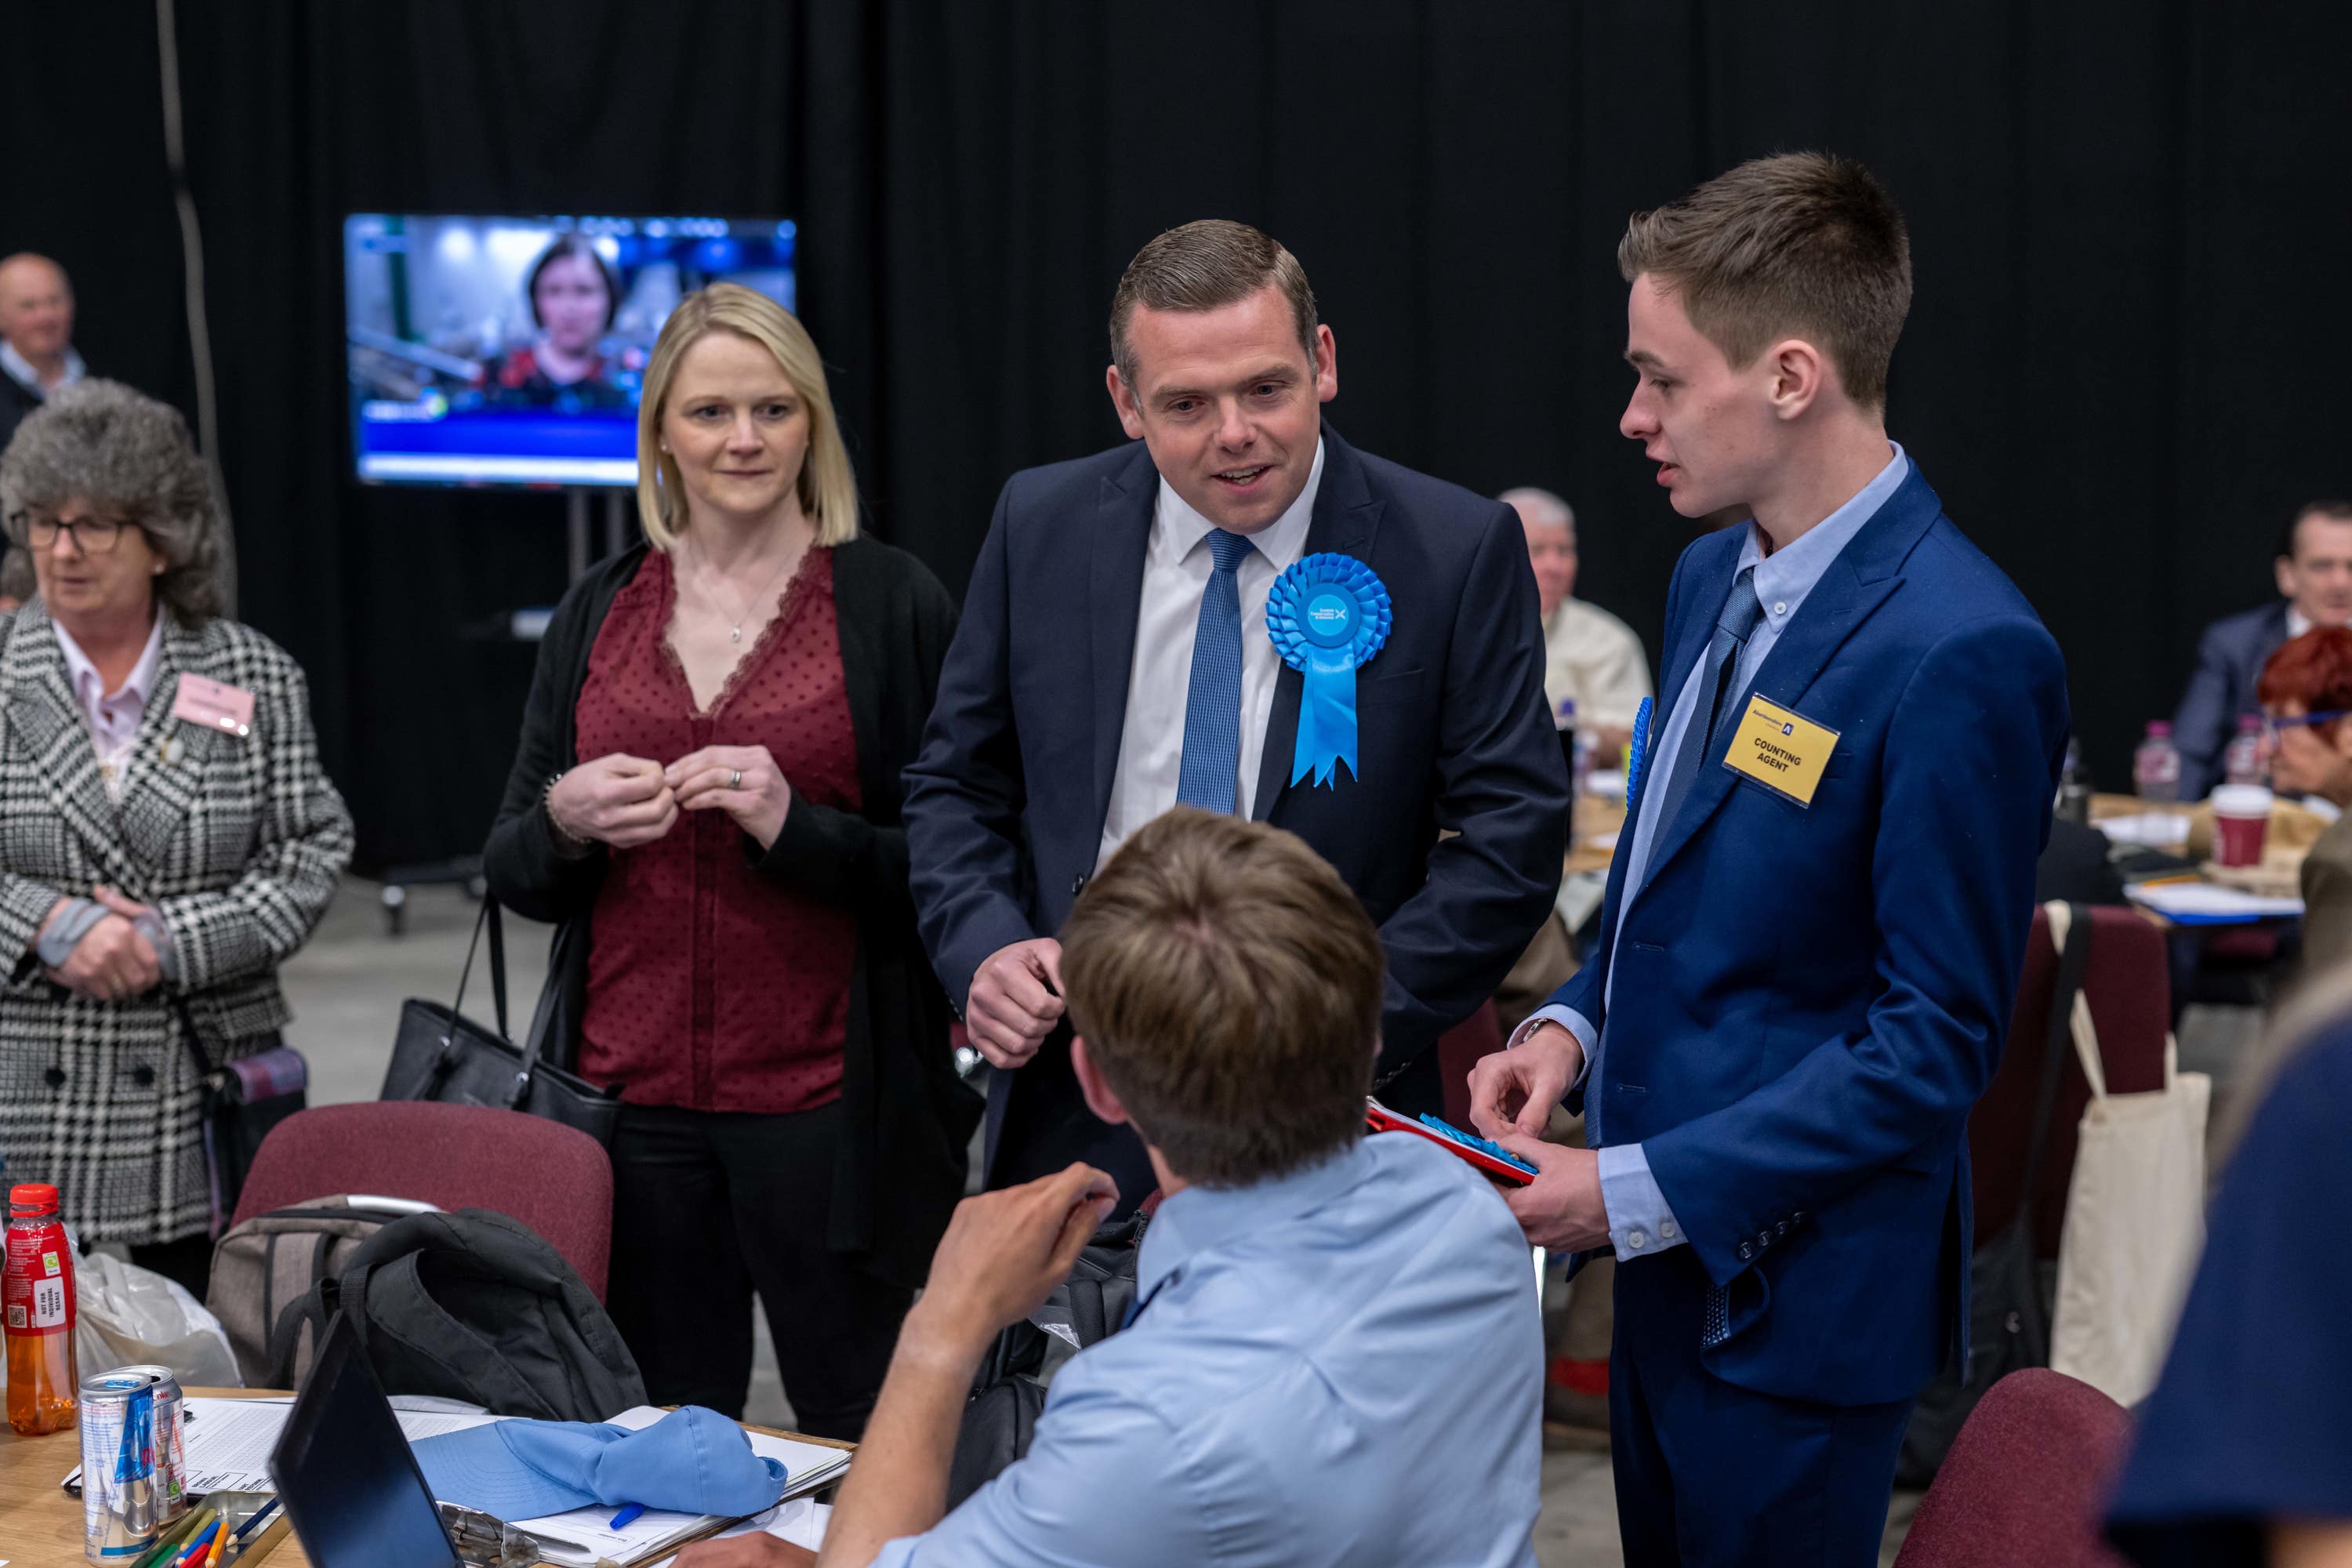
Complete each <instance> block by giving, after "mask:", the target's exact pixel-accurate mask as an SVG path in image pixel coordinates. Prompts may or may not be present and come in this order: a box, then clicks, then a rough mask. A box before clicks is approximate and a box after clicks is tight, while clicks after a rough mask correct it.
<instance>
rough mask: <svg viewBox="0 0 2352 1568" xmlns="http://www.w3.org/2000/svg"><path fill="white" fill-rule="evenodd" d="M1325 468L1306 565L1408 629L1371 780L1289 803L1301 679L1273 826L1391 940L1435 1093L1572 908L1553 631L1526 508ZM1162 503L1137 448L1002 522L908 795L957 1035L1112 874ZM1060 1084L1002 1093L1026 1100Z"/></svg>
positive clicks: (1390, 1060)
mask: <svg viewBox="0 0 2352 1568" xmlns="http://www.w3.org/2000/svg"><path fill="white" fill-rule="evenodd" d="M1323 443H1324V463H1323V479H1322V483H1321V486H1320V488H1319V489H1318V490H1317V492H1316V497H1315V505H1314V510H1313V514H1312V517H1311V519H1310V521H1309V523H1308V526H1307V543H1306V552H1307V553H1308V554H1312V553H1315V552H1319V551H1334V552H1339V553H1342V554H1347V555H1352V556H1354V557H1356V558H1357V559H1358V560H1360V561H1362V562H1363V563H1366V564H1367V565H1369V566H1370V567H1371V569H1372V571H1373V572H1374V573H1375V574H1377V575H1378V576H1379V578H1380V580H1381V583H1383V584H1386V586H1387V588H1388V591H1389V595H1390V596H1391V599H1392V600H1393V601H1394V604H1395V621H1394V625H1393V626H1392V629H1391V632H1390V634H1389V639H1388V642H1387V645H1386V646H1385V647H1382V648H1381V651H1380V653H1379V654H1378V655H1377V656H1376V657H1375V658H1373V659H1372V660H1371V661H1370V663H1368V664H1366V665H1365V666H1364V667H1363V668H1362V669H1360V671H1359V672H1358V674H1357V678H1356V704H1357V710H1358V713H1359V717H1360V752H1359V755H1360V757H1361V759H1362V763H1363V769H1362V773H1361V776H1360V777H1350V776H1349V774H1348V773H1347V771H1346V770H1345V769H1341V770H1339V772H1338V773H1336V774H1335V775H1334V780H1333V783H1331V784H1322V785H1318V784H1314V783H1313V781H1312V779H1311V777H1310V778H1309V779H1307V780H1302V781H1301V782H1300V783H1298V784H1291V783H1290V782H1289V780H1290V772H1291V753H1292V750H1293V747H1294V745H1295V742H1296V740H1297V729H1298V706H1299V689H1300V676H1299V673H1298V672H1297V670H1295V669H1291V668H1284V669H1283V670H1282V672H1281V676H1280V679H1279V680H1278V681H1277V682H1276V688H1275V696H1274V703H1273V707H1272V710H1271V711H1270V713H1269V715H1268V718H1267V722H1266V736H1265V756H1264V760H1263V763H1261V766H1260V771H1259V774H1258V784H1257V792H1256V799H1255V812H1254V815H1255V816H1256V817H1257V818H1258V819H1259V820H1261V821H1265V822H1270V823H1272V824H1273V825H1274V826H1277V827H1282V828H1286V829H1288V830H1289V831H1291V832H1293V833H1296V834H1297V835H1298V836H1299V837H1301V838H1304V839H1305V840H1306V841H1307V843H1308V844H1309V845H1310V846H1312V847H1314V849H1315V850H1316V852H1317V853H1318V854H1320V855H1321V856H1322V857H1323V858H1325V859H1326V860H1328V861H1329V862H1330V863H1331V864H1332V865H1333V866H1334V867H1336V868H1338V869H1339V874H1340V875H1341V877H1343V878H1344V879H1346V881H1347V883H1348V885H1349V888H1351V889H1354V891H1355V894H1356V896H1357V898H1358V899H1359V900H1361V902H1362V903H1363V906H1364V909H1365V910H1366V912H1367V913H1369V914H1370V917H1371V919H1372V921H1373V922H1374V923H1375V924H1376V925H1378V926H1379V927H1380V929H1381V944H1382V946H1383V948H1384V949H1385V950H1386V952H1387V956H1388V982H1387V995H1386V998H1385V1005H1384V1009H1383V1014H1382V1038H1383V1048H1382V1053H1381V1069H1380V1070H1381V1073H1382V1074H1383V1075H1385V1074H1388V1073H1390V1072H1391V1071H1393V1070H1395V1069H1398V1068H1401V1067H1402V1066H1403V1065H1404V1064H1407V1063H1409V1062H1411V1063H1412V1064H1413V1066H1414V1068H1415V1072H1414V1075H1413V1076H1414V1077H1415V1078H1420V1077H1423V1076H1428V1087H1429V1089H1432V1090H1433V1089H1434V1085H1435V1079H1434V1077H1433V1075H1432V1069H1431V1068H1430V1067H1428V1066H1425V1065H1424V1064H1423V1063H1420V1062H1417V1061H1415V1060H1414V1058H1420V1057H1422V1056H1423V1053H1424V1052H1427V1050H1428V1047H1430V1046H1431V1045H1432V1044H1433V1042H1434V1041H1435V1040H1436V1038H1437V1037H1438V1036H1439V1035H1440V1034H1442V1033H1444V1031H1445V1030H1446V1029H1448V1028H1450V1027H1452V1026H1454V1025H1455V1024H1457V1023H1459V1022H1460V1021H1461V1020H1462V1019H1464V1018H1465V1017H1467V1016H1469V1015H1470V1014H1471V1013H1472V1012H1473V1011H1475V1009H1476V1008H1477V1006H1478V1005H1479V1004H1480V1003H1482V1002H1484V1001H1485V1000H1486V998H1487V997H1488V995H1490V994H1492V993H1493V991H1494V989H1495V987H1496V984H1499V983H1500V982H1501V980H1502V978H1503V976H1504V974H1505V973H1507V971H1508V970H1509V969H1510V966H1511V964H1512V963H1514V962H1515V961H1516V960H1517V958H1518V956H1519V955H1520V953H1521V952H1523V951H1525V949H1526V947H1527V944H1528V942H1529V941H1530V940H1531V939H1532V938H1533V937H1534V935H1535V932H1536V931H1537V929H1538V927H1539V926H1540V925H1541V924H1542V922H1543V920H1544V918H1545V916H1546V915H1547V914H1548V913H1549V910H1550V909H1551V901H1552V898H1553V894H1554V892H1555V890H1556V889H1557V888H1558V887H1559V878H1560V864H1561V855H1562V853H1563V851H1564V849H1565V847H1566V837H1567V820H1568V805H1569V793H1568V792H1569V784H1568V773H1567V768H1566V766H1565V764H1564V763H1563V762H1562V760H1561V756H1560V749H1559V740H1558V737H1557V735H1556V733H1555V731H1554V729H1553V726H1552V723H1551V721H1550V718H1549V714H1548V711H1547V710H1546V707H1545V703H1544V695H1543V673H1544V647H1543V623H1542V617H1541V616H1539V615H1538V611H1537V605H1536V590H1535V579H1534V575H1533V574H1532V573H1531V572H1530V571H1529V570H1528V553H1527V542H1526V535H1525V534H1524V532H1523V531H1521V529H1520V526H1519V522H1518V520H1517V514H1515V513H1514V512H1513V511H1512V510H1510V509H1509V508H1508V507H1507V506H1504V505H1503V504H1501V503H1500V502H1498V501H1493V500H1486V499H1484V498H1482V497H1479V496H1476V495H1474V494H1472V493H1471V492H1469V491H1467V490H1465V489H1460V488H1459V487H1457V486H1454V485H1450V484H1446V483H1444V481H1442V480H1438V479H1431V478H1429V477H1428V476H1426V475H1423V474H1418V473H1414V472H1413V471H1412V470H1411V469H1409V468H1400V467H1398V466H1397V465H1396V464H1394V463H1390V462H1384V461H1382V460H1381V459H1380V458H1374V457H1370V456H1368V455H1366V454H1363V453H1360V452H1358V451H1356V450H1355V449H1354V448H1353V447H1349V445H1348V444H1347V443H1346V442H1345V441H1342V440H1341V439H1340V438H1339V434H1338V433H1337V432H1336V431H1334V430H1332V429H1331V428H1330V427H1329V426H1328V425H1327V426H1324V429H1323ZM1159 487H1160V475H1159V471H1158V470H1157V469H1156V468H1153V466H1152V462H1151V455H1150V451H1149V450H1148V449H1147V448H1146V447H1144V445H1143V443H1142V442H1140V441H1136V442H1131V443H1129V444H1128V445H1126V446H1122V447H1114V448H1113V449H1111V450H1109V451H1108V452H1103V453H1100V454H1097V456H1095V457H1091V458H1079V459H1077V460H1075V461H1072V462H1066V463H1056V464H1054V465H1052V466H1050V467H1047V468H1030V469H1026V470H1024V471H1023V472H1021V473H1017V474H1015V475H1013V478H1012V479H1009V480H1007V481H1006V483H1005V486H1004V489H1003V493H1002V494H1001V495H1000V496H999V497H998V498H997V503H996V515H995V518H994V520H993V521H992V523H991V524H990V526H989V531H988V538H987V541H986V542H984V543H983V544H982V546H981V552H980V559H979V561H978V562H977V563H975V565H974V566H973V568H972V576H971V589H970V591H969V593H968V595H967V596H966V600H965V605H964V614H963V620H962V622H961V625H960V626H958V628H957V631H956V636H955V641H954V643H953V645H952V646H951V647H950V648H949V650H948V657H947V665H946V668H945V669H944V670H943V671H942V672H941V675H940V692H939V700H938V702H937V704H936V706H935V707H934V708H933V710H932V712H931V721H930V726H929V731H928V732H927V734H926V735H925V737H924V742H923V748H922V751H921V753H920V755H919V758H918V759H917V761H916V762H915V763H914V764H913V765H912V766H911V767H909V768H908V770H907V773H906V784H907V807H906V821H907V836H908V847H909V850H910V853H911V857H912V861H913V883H914V890H915V900H916V904H917V906H918V909H919V912H920V915H921V920H922V932H923V940H924V942H926V943H927V944H928V945H929V949H930V953H931V960H932V963H933V964H934V965H935V966H936V967H937V969H938V971H939V976H940V982H941V983H942V984H945V985H946V987H947V990H948V994H949V995H950V997H951V998H952V999H953V1000H954V1001H955V1003H956V1005H957V1006H958V1008H959V1009H961V1007H962V1005H963V1003H964V999H965V996H966V994H967V993H968V991H969V990H970V988H971V977H972V973H973V972H974V971H975V970H976V969H978V968H979V967H980V964H981V963H982V961H983V960H985V959H986V958H987V957H988V956H989V955H990V954H991V953H992V952H996V951H997V950H999V949H1000V948H1003V947H1005V946H1007V945H1009V944H1010V943H1013V942H1023V941H1026V940H1028V939H1030V938H1032V937H1037V936H1050V935H1052V934H1053V933H1054V932H1055V931H1057V930H1058V929H1059V928H1060V926H1061V923H1062V919H1063V917H1064V916H1065V915H1066V914H1067V913H1068V912H1069V910H1070V905H1071V903H1072V902H1073V901H1074V900H1076V897H1077V894H1078V890H1079V889H1081V888H1083V887H1084V886H1085V885H1086V880H1087V877H1088V876H1090V875H1091V874H1092V873H1093V871H1094V868H1095V860H1096V858H1097V855H1098V854H1099V853H1100V850H1101V847H1102V831H1103V822H1104V819H1105V817H1106V816H1107V815H1108V809H1109V803H1110V787H1111V775H1112V773H1113V771H1114V770H1115V769H1116V768H1117V766H1118V749H1119V741H1120V734H1121V731H1122V729H1123V728H1124V726H1125V723H1126V717H1127V689H1128V677H1129V665H1130V664H1131V662H1132V659H1133V656H1134V652H1135V635H1136V616H1137V612H1138V609H1139V606H1140V605H1141V602H1142V595H1143V569H1144V554H1145V549H1146V546H1147V544H1148V543H1149V542H1150V534H1151V523H1152V515H1153V510H1154V504H1155V501H1156V499H1157V497H1158V494H1159ZM1441 830H1447V831H1450V832H1451V834H1452V835H1453V836H1452V837H1444V838H1443V839H1441V838H1440V837H1439V835H1440V832H1441ZM1429 1055H1430V1057H1431V1058H1432V1060H1433V1057H1434V1053H1429ZM1050 1066H1052V1064H1046V1063H1044V1062H1043V1061H1042V1059H1041V1061H1040V1062H1033V1063H1032V1064H1030V1065H1029V1066H1027V1067H1024V1068H1022V1069H1020V1070H1019V1071H1018V1072H1015V1073H1013V1074H1010V1075H1007V1074H998V1075H997V1077H996V1079H995V1081H996V1082H997V1083H999V1084H1002V1083H1003V1081H1004V1080H1005V1079H1007V1078H1008V1077H1009V1078H1010V1079H1012V1087H1011V1089H1009V1090H1003V1091H1002V1092H1008V1093H1018V1092H1021V1091H1022V1089H1023V1088H1024V1084H1027V1083H1028V1082H1029V1080H1031V1079H1034V1077H1035V1076H1036V1075H1037V1074H1038V1072H1039V1070H1040V1068H1041V1067H1050ZM1058 1070H1060V1071H1062V1072H1065V1073H1066V1071H1067V1068H1066V1064H1063V1065H1060V1066H1059V1067H1058ZM997 1092H1000V1091H998V1090H993V1089H992V1097H993V1095H994V1094H995V1093H997ZM1000 1109H1001V1108H1000ZM1428 1109H1436V1106H1435V1105H1434V1104H1431V1105H1430V1106H1429V1107H1428ZM1000 1120H1001V1116H1000Z"/></svg>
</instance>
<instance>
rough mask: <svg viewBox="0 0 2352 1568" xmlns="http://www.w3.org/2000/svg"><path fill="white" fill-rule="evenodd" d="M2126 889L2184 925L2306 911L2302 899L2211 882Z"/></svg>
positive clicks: (2137, 899)
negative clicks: (2244, 889)
mask: <svg viewBox="0 0 2352 1568" xmlns="http://www.w3.org/2000/svg"><path fill="white" fill-rule="evenodd" d="M2124 892H2125V895H2126V897H2128V898H2129V899H2130V900H2132V902H2134V903H2136V904H2140V905H2144V906H2146V907H2147V908H2148V909H2151V910H2155V911H2156V912H2157V913H2158V914H2160V915H2165V916H2168V917H2169V918H2170V919H2172V920H2176V921H2179V922H2180V923H2181V924H2183V925H2237V924H2243V923H2245V922H2248V921H2260V920H2282V919H2292V918H2294V916H2297V915H2300V914H2302V913H2303V900H2301V899H2272V898H2264V897H2263V896H2262V895H2261V894H2259V893H2249V892H2244V891H2242V890H2241V889H2236V888H2223V887H2219V886H2217V885H2215V884H2214V883H2211V882H2141V883H2138V884H2136V885H2135V886H2132V887H2129V888H2126V889H2124Z"/></svg>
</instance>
